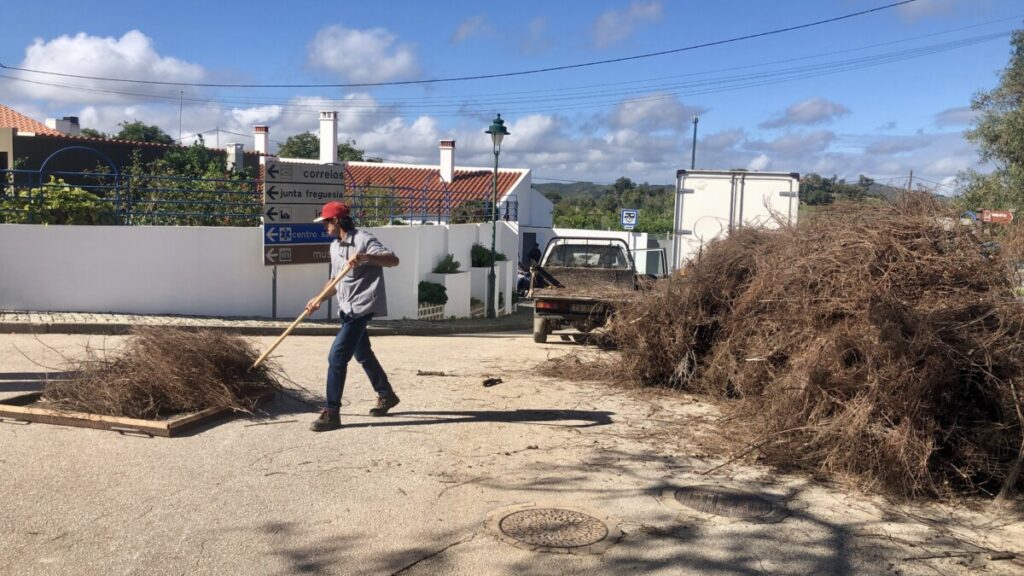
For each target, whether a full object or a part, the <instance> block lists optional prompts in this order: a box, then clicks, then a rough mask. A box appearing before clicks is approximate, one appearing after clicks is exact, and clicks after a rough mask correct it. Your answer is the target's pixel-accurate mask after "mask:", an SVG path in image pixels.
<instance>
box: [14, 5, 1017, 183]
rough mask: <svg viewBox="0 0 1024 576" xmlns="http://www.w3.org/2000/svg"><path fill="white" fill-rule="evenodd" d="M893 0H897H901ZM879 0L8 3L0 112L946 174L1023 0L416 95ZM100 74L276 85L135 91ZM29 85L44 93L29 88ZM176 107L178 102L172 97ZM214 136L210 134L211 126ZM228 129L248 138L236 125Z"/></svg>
mask: <svg viewBox="0 0 1024 576" xmlns="http://www.w3.org/2000/svg"><path fill="white" fill-rule="evenodd" d="M892 1H895V0H892ZM889 3H892V2H891V1H887V0H803V1H798V0H779V1H774V2H763V1H759V0H718V1H716V2H703V1H696V0H689V1H669V0H634V1H573V2H568V1H567V2H546V1H545V2H539V1H537V2H535V1H523V0H520V1H516V2H506V1H494V2H455V1H451V2H422V1H409V2H375V3H367V2H359V3H355V2H312V1H303V0H294V1H292V2H289V3H288V4H287V5H285V4H284V3H270V2H262V1H250V2H245V3H240V2H238V3H236V2H217V3H210V2H195V1H191V0H182V1H178V2H159V3H156V2H135V3H121V2H102V1H99V2H91V3H82V2H63V1H52V0H51V1H48V2H45V3H40V2H23V1H21V0H8V1H7V2H5V8H4V15H5V21H6V22H7V26H5V31H4V34H3V35H0V63H3V64H4V65H5V66H8V67H18V68H25V69H30V70H36V71H48V72H57V73H62V74H77V75H82V76H88V77H91V78H70V77H67V76H55V75H42V74H38V73H35V72H19V71H12V70H2V71H0V73H2V74H3V75H4V76H8V77H11V78H18V79H19V80H12V79H10V78H6V79H5V78H0V102H2V103H4V104H6V105H8V106H11V107H12V108H15V109H17V110H19V111H21V112H23V113H25V114H28V115H30V116H32V117H34V118H37V119H39V120H42V119H44V118H46V117H60V116H65V115H76V116H79V117H80V119H81V123H82V125H83V126H85V127H91V128H96V129H99V130H101V131H105V132H112V131H116V130H117V124H118V122H121V121H124V120H133V119H138V120H141V121H144V122H146V123H150V124H157V125H159V126H161V127H162V128H163V129H164V130H165V131H167V132H168V133H169V134H171V135H172V136H174V137H177V136H178V132H179V112H180V116H181V129H182V137H183V140H184V141H185V142H191V141H192V140H193V139H194V138H195V135H196V133H203V136H204V138H205V141H206V143H207V144H208V145H215V144H217V143H218V142H219V143H220V144H221V145H223V144H226V143H227V142H242V143H244V144H245V146H246V148H247V149H251V148H252V146H253V144H252V137H251V133H252V126H253V125H254V124H267V125H269V126H270V130H271V139H272V140H273V141H277V142H280V141H283V140H284V139H285V138H287V137H288V136H290V135H292V134H297V133H301V132H303V131H306V130H313V131H315V130H317V125H318V120H317V118H318V115H317V112H318V110H337V111H338V112H339V118H340V132H341V134H340V136H341V138H344V139H352V140H355V141H356V145H357V146H358V147H359V148H362V149H365V150H366V151H367V153H368V154H369V155H371V156H379V157H382V158H384V159H385V160H388V161H397V162H410V163H430V164H436V163H437V158H438V149H437V145H438V141H439V140H441V139H449V138H454V139H455V140H456V141H457V144H456V146H457V150H456V164H457V165H459V166H488V165H490V163H491V161H492V157H491V156H490V143H489V140H488V137H487V136H486V135H485V134H483V130H484V129H486V127H487V126H488V125H489V124H490V120H491V119H492V118H493V117H494V114H495V113H501V114H502V116H503V118H505V119H506V121H507V123H508V126H509V130H510V131H511V133H512V135H511V136H509V137H508V138H507V139H506V140H505V143H504V145H503V147H502V155H501V162H502V165H503V166H510V167H513V166H514V167H526V168H532V169H533V171H534V178H535V180H536V181H538V182H544V181H548V180H547V179H551V180H555V179H562V180H587V181H594V182H610V181H613V180H614V179H615V178H617V177H619V176H627V177H629V178H631V179H633V180H635V181H639V182H650V183H658V184H662V183H670V182H672V181H673V179H674V174H675V171H676V170H677V169H679V168H688V167H689V164H690V141H691V136H692V132H691V130H692V124H691V121H690V119H691V117H692V116H693V114H695V113H696V114H699V115H700V123H699V132H698V144H697V167H698V168H714V169H727V168H749V169H762V170H776V171H785V172H801V173H808V172H818V173H821V174H824V175H832V174H837V175H839V176H840V177H846V178H849V179H856V178H857V176H858V175H859V174H865V175H868V176H871V177H874V178H876V179H877V180H879V181H881V182H889V183H894V184H902V183H904V182H905V180H906V177H907V174H908V173H909V172H910V170H913V171H914V175H915V180H917V181H918V182H925V183H928V182H931V183H935V184H936V185H939V184H941V185H942V186H943V187H942V190H943V191H947V192H948V191H950V190H951V181H952V179H953V177H955V175H956V174H957V172H958V171H960V170H964V169H966V168H978V169H982V170H985V169H987V168H988V167H986V166H979V165H978V163H977V155H976V152H975V149H974V147H973V146H972V145H971V144H970V143H968V142H966V141H965V140H964V139H963V136H962V135H963V131H964V130H965V129H967V128H969V126H970V121H971V118H972V116H971V114H970V111H969V110H968V108H967V107H968V106H969V104H970V99H971V96H972V95H973V94H974V93H976V92H977V91H979V90H987V89H991V88H992V87H993V86H995V85H996V83H997V81H998V74H999V72H1000V70H1002V68H1003V67H1005V66H1006V64H1007V61H1008V58H1009V55H1010V48H1009V37H1008V35H1006V34H1008V32H1009V31H1011V30H1013V29H1019V28H1021V27H1022V26H1024V24H1022V22H1024V3H1021V2H1019V0H917V1H916V2H913V3H911V4H907V5H904V6H900V7H896V8H892V9H887V10H883V11H879V12H875V13H872V14H868V15H864V16H859V17H856V18H851V19H847V20H843V21H839V22H834V23H829V24H824V25H821V26H817V27H813V28H808V29H802V30H795V31H792V32H786V33H781V34H777V35H771V36H766V37H761V38H755V39H750V40H743V41H737V42H732V43H728V44H723V45H718V46H712V47H708V48H703V49H696V50H689V51H683V52H677V53H673V54H667V55H663V56H655V57H649V58H639V59H633V60H629V61H625V62H618V63H611V64H604V65H596V66H586V67H580V68H574V69H569V70H561V71H554V72H547V73H538V74H528V75H519V76H510V77H502V78H493V79H485V80H472V81H459V82H442V83H426V84H416V85H408V86H363V87H349V88H344V87H298V86H294V85H296V84H306V85H309V84H354V83H380V82H391V81H405V80H431V79H438V78H453V77H463V76H477V75H486V74H496V73H507V72H517V71H525V70H534V69H540V68H549V67H559V66H567V65H573V64H580V63H587V62H594V61H599V60H609V59H617V58H624V57H629V56H635V55H641V54H646V53H652V52H660V51H666V50H673V49H677V48H683V47H687V46H692V45H697V44H704V43H711V42H717V41H722V40H728V39H731V38H737V37H740V36H745V35H751V34H758V33H761V32H767V31H770V30H775V29H780V28H786V27H791V26H797V25H800V24H805V23H810V22H815V21H819V20H823V19H828V18H834V17H837V16H842V15H844V14H849V13H853V12H858V11H861V10H867V9H871V8H876V7H880V6H884V5H886V4H889ZM94 78H116V79H134V80H147V81H170V82H184V83H202V84H256V85H267V84H289V85H293V86H289V87H283V88H269V87H256V88H235V87H199V86H176V85H160V84H131V83H123V82H112V81H104V80H97V79H94ZM25 80H31V81H34V82H26V81H25ZM179 102H181V103H182V104H181V106H180V108H179ZM218 129H219V132H218ZM231 132H234V133H237V134H240V135H241V136H240V135H236V134H231Z"/></svg>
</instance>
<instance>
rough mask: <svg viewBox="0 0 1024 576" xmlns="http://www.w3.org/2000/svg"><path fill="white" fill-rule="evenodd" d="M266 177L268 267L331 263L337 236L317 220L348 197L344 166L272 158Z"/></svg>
mask: <svg viewBox="0 0 1024 576" xmlns="http://www.w3.org/2000/svg"><path fill="white" fill-rule="evenodd" d="M263 175H264V176H263V179H262V180H261V186H262V189H263V265H264V266H279V265H284V264H315V263H319V262H329V261H330V259H331V254H330V243H331V241H332V240H333V238H331V237H330V236H328V235H327V234H326V233H325V232H324V229H323V226H322V225H320V224H316V223H314V222H313V219H315V218H316V217H318V216H320V208H321V207H322V206H323V205H324V203H326V202H329V201H331V200H337V201H341V200H342V198H343V197H344V195H345V168H344V166H340V165H337V164H313V163H298V162H280V161H277V160H267V162H266V164H265V166H264V171H263Z"/></svg>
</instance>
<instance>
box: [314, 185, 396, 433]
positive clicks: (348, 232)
mask: <svg viewBox="0 0 1024 576" xmlns="http://www.w3.org/2000/svg"><path fill="white" fill-rule="evenodd" d="M314 222H320V223H322V224H323V225H324V229H325V230H326V232H327V234H328V235H329V236H331V237H332V238H334V241H333V242H331V278H332V279H333V278H335V277H336V276H337V275H338V274H341V272H342V270H344V268H345V266H346V265H348V266H350V267H351V270H350V271H349V272H348V274H347V275H345V277H343V278H342V279H341V280H340V281H339V282H338V283H337V285H336V286H335V287H334V289H332V290H331V291H329V292H327V294H325V295H324V300H326V299H327V298H330V297H331V296H334V295H337V297H338V313H339V314H340V315H341V329H340V330H338V335H337V336H336V337H335V338H334V343H333V344H332V345H331V350H330V352H329V354H328V357H327V360H328V367H327V403H326V405H325V407H324V409H323V411H322V412H321V413H320V417H319V418H317V419H316V420H314V421H313V423H312V424H311V425H310V430H313V431H314V432H324V431H327V430H336V429H338V428H341V418H340V416H339V415H338V411H339V410H340V408H341V395H342V392H344V390H345V376H346V372H347V369H348V363H349V360H351V359H352V358H353V357H355V359H356V362H359V364H361V365H362V367H363V370H364V371H365V372H366V376H367V378H369V379H370V384H371V385H372V386H373V390H374V392H376V393H377V405H376V406H375V407H373V408H372V409H370V415H371V416H385V415H387V413H388V410H390V409H392V408H394V407H395V406H396V405H398V402H399V400H398V396H397V395H396V394H395V391H394V390H393V389H392V388H391V383H390V382H389V381H388V376H387V374H385V372H384V368H382V367H381V365H380V362H378V361H377V356H376V355H374V353H373V350H372V349H371V348H370V336H369V334H367V332H366V324H367V323H368V322H369V321H370V319H371V318H373V317H374V316H386V315H387V313H388V303H387V294H386V292H385V291H384V267H391V266H397V265H398V256H395V253H394V252H392V251H390V250H388V249H387V248H385V247H384V245H383V244H381V243H380V240H377V238H376V237H374V236H373V235H372V234H370V233H369V232H367V231H365V230H360V229H357V228H356V227H355V224H354V223H353V221H352V218H351V217H350V216H349V209H348V206H346V205H344V204H342V203H341V202H328V203H327V204H324V206H323V209H322V210H321V211H320V217H319V218H317V219H316V220H314ZM330 283H331V280H328V281H327V284H325V285H324V289H326V288H327V286H328V285H329V284H330ZM321 291H323V290H321ZM322 303H323V300H321V299H319V298H318V297H317V296H314V297H313V298H311V299H310V300H309V302H308V303H307V304H306V311H307V312H309V313H310V314H312V313H313V312H315V311H316V310H317V309H318V308H320V304H322Z"/></svg>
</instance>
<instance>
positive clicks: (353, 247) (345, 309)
mask: <svg viewBox="0 0 1024 576" xmlns="http://www.w3.org/2000/svg"><path fill="white" fill-rule="evenodd" d="M360 252H365V253H367V254H391V253H392V252H391V251H390V250H388V249H387V248H385V247H384V245H383V244H381V243H380V240H377V238H376V237H375V236H374V235H373V234H370V233H369V232H366V231H363V230H356V231H355V232H353V233H351V234H349V235H348V238H346V239H344V240H341V239H338V240H335V241H334V242H331V276H332V277H334V276H337V275H338V274H339V273H340V272H341V271H342V270H344V269H345V265H346V264H347V263H348V260H349V258H351V257H352V256H355V255H356V254H358V253H360ZM337 289H338V310H339V311H340V312H341V313H342V314H349V315H351V316H354V317H356V318H359V317H361V316H366V315H367V314H373V315H374V316H378V317H379V316H387V315H388V295H387V292H386V291H385V290H384V268H383V267H381V266H377V265H375V264H369V263H363V264H360V265H359V266H357V267H355V268H353V269H352V270H350V271H349V273H348V274H347V275H346V276H345V277H344V278H342V279H341V281H340V282H338V286H337Z"/></svg>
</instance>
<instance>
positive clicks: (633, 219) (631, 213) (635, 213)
mask: <svg viewBox="0 0 1024 576" xmlns="http://www.w3.org/2000/svg"><path fill="white" fill-rule="evenodd" d="M639 218H640V211H639V210H636V209H635V208H623V209H622V228H623V229H625V230H632V229H633V228H636V223H637V220H639Z"/></svg>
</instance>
